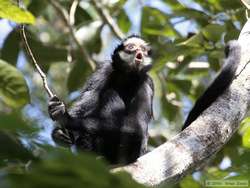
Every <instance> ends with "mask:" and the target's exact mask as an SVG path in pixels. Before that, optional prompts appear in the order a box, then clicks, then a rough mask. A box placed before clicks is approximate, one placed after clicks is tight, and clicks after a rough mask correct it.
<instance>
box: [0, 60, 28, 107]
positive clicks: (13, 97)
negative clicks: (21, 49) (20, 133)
mask: <svg viewBox="0 0 250 188" xmlns="http://www.w3.org/2000/svg"><path fill="white" fill-rule="evenodd" d="M0 98H1V99H2V100H3V101H4V102H5V103H6V104H7V105H9V106H11V107H13V108H19V107H22V106H23V105H25V104H27V103H28V102H29V101H30V96H29V90H28V86H27V84H26V81H25V79H24V77H23V75H22V73H21V72H20V71H18V70H17V69H16V68H15V67H14V66H12V65H10V64H8V63H6V62H5V61H3V60H0Z"/></svg>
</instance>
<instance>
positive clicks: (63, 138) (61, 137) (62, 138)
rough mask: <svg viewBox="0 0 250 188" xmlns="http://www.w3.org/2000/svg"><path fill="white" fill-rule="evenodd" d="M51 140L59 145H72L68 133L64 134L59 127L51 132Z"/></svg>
mask: <svg viewBox="0 0 250 188" xmlns="http://www.w3.org/2000/svg"><path fill="white" fill-rule="evenodd" d="M52 138H53V140H54V141H55V142H56V143H58V144H60V145H72V144H73V143H72V141H71V139H70V137H69V136H68V135H66V134H65V133H64V132H63V131H62V130H61V129H60V128H56V129H55V130H54V131H53V132H52Z"/></svg>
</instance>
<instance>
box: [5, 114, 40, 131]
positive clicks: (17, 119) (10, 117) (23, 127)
mask: <svg viewBox="0 0 250 188" xmlns="http://www.w3.org/2000/svg"><path fill="white" fill-rule="evenodd" d="M0 119H1V123H0V131H8V132H12V133H15V132H19V133H27V134H31V133H34V132H35V131H37V129H38V127H37V126H36V127H34V126H31V125H30V124H28V123H27V121H25V120H24V119H23V117H22V116H21V113H12V114H0Z"/></svg>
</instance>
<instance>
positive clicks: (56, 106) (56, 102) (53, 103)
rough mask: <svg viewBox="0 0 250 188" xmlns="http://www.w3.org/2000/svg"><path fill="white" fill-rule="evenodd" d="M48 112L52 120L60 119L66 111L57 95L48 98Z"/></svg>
mask: <svg viewBox="0 0 250 188" xmlns="http://www.w3.org/2000/svg"><path fill="white" fill-rule="evenodd" d="M48 112H49V115H50V118H51V119H52V120H53V121H60V120H62V119H64V118H65V116H66V114H67V111H66V107H65V105H64V103H63V102H62V101H60V99H59V98H58V97H57V96H53V97H52V98H50V100H49V105H48Z"/></svg>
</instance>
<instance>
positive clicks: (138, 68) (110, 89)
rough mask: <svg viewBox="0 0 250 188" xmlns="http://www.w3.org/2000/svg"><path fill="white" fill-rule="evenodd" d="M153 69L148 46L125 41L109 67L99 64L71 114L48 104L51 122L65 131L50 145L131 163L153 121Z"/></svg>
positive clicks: (53, 103)
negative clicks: (150, 75) (53, 144)
mask: <svg viewBox="0 0 250 188" xmlns="http://www.w3.org/2000/svg"><path fill="white" fill-rule="evenodd" d="M151 67H152V64H151V47H150V46H149V44H148V43H146V42H145V41H144V40H143V39H141V38H140V37H139V36H137V35H132V36H129V37H127V38H126V39H124V40H123V41H122V42H121V43H120V44H119V45H118V46H117V47H116V48H115V50H114V52H113V54H112V58H111V63H110V62H106V63H103V64H102V65H100V67H99V68H98V69H97V70H96V72H94V73H93V74H92V76H91V77H90V78H89V79H88V81H87V83H86V84H85V86H84V87H83V89H82V91H81V95H80V97H79V99H78V101H77V102H76V103H75V104H74V105H73V106H72V107H71V108H70V109H69V110H68V109H67V108H66V107H65V105H64V103H63V102H61V101H60V100H59V99H58V98H57V97H56V96H54V97H52V98H51V99H50V101H49V105H48V111H49V114H50V117H51V118H52V119H53V120H54V121H57V122H58V123H59V125H61V127H65V129H66V130H67V132H68V134H67V132H65V131H64V130H63V129H62V128H60V127H56V128H55V129H54V130H53V131H52V138H53V140H54V141H55V142H56V143H58V144H61V145H66V146H71V145H76V148H78V149H82V150H84V151H91V152H95V153H97V154H98V155H100V156H104V157H105V158H106V159H107V160H108V161H109V162H110V163H111V164H127V163H131V162H134V161H135V160H136V159H137V158H138V157H139V156H141V155H142V154H144V153H145V152H146V149H147V140H148V124H149V122H150V120H151V119H152V117H153V110H152V99H153V95H154V84H153V81H152V79H151V78H150V77H149V75H148V74H147V72H148V71H149V70H150V69H151Z"/></svg>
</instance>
